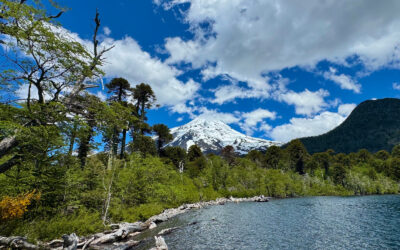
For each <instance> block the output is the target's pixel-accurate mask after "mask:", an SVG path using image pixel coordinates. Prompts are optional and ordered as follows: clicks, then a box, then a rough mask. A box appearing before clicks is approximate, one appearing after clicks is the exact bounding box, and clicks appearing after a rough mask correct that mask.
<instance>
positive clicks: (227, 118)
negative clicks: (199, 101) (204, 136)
mask: <svg viewBox="0 0 400 250" xmlns="http://www.w3.org/2000/svg"><path fill="white" fill-rule="evenodd" d="M199 111H200V115H198V116H197V117H199V118H203V119H206V120H217V121H222V122H224V123H226V124H232V123H238V122H239V121H240V118H239V117H237V116H235V114H232V113H224V112H220V111H218V110H215V109H211V110H210V109H207V108H206V107H202V108H200V110H199Z"/></svg>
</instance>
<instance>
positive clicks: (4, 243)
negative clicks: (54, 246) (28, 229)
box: [0, 236, 39, 250]
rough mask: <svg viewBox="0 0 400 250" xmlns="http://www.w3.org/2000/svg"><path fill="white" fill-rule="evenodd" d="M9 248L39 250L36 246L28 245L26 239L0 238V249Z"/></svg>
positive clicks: (15, 237) (16, 237)
mask: <svg viewBox="0 0 400 250" xmlns="http://www.w3.org/2000/svg"><path fill="white" fill-rule="evenodd" d="M3 247H5V248H11V249H28V250H31V249H39V247H38V246H35V245H33V244H31V243H29V242H28V241H27V239H26V237H21V236H13V237H3V236H0V248H3Z"/></svg>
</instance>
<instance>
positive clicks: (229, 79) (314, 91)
mask: <svg viewBox="0 0 400 250" xmlns="http://www.w3.org/2000/svg"><path fill="white" fill-rule="evenodd" d="M59 2H60V3H61V5H63V6H66V7H68V8H69V11H68V12H66V13H65V14H64V15H62V16H61V18H60V19H59V21H60V23H61V24H62V25H63V26H64V27H65V28H66V29H67V30H69V31H70V32H72V33H76V34H77V37H79V39H81V40H82V41H83V42H87V41H88V40H90V39H91V35H92V32H93V28H94V24H93V17H94V14H95V10H96V8H98V9H99V12H100V15H101V21H102V32H101V33H102V34H101V37H100V39H101V43H102V45H103V46H107V45H108V46H109V45H115V48H114V49H113V50H111V51H110V52H109V53H108V54H107V55H106V58H107V64H106V65H105V66H104V70H105V72H106V73H107V75H106V79H105V81H109V80H110V79H111V78H112V77H124V78H126V79H127V80H128V81H129V82H130V83H131V84H132V85H136V84H138V83H141V82H145V83H148V84H150V85H151V86H152V87H153V89H154V90H155V92H156V95H157V98H158V103H159V104H160V105H161V107H160V108H159V109H155V110H151V111H150V112H149V122H150V123H151V124H153V123H165V124H167V125H168V126H169V127H175V126H179V125H182V124H185V123H187V122H189V121H190V120H192V119H194V118H195V117H198V116H202V117H205V118H208V119H220V120H222V121H224V122H226V123H228V124H229V125H230V126H232V127H233V128H235V129H237V130H239V131H241V132H243V133H246V134H248V135H252V136H255V137H261V138H265V139H272V140H278V141H288V140H290V139H293V138H296V137H301V136H309V135H317V134H321V133H324V132H326V131H329V130H330V129H332V128H334V127H336V126H337V125H339V124H340V123H341V122H343V120H344V119H345V118H346V117H347V116H348V115H349V113H350V112H351V111H352V109H353V108H354V107H355V106H356V105H357V104H359V103H360V102H362V101H364V100H367V99H373V98H384V97H399V96H400V84H398V83H400V71H399V66H400V64H399V58H400V51H399V44H400V16H399V15H398V13H399V11H400V1H395V0H393V1H389V0H388V1H384V2H380V1H373V0H354V1H346V0H337V1H318V0H307V1H282V2H279V1H272V0H259V1H245V0H237V1H231V0H229V1H223V0H221V1H212V0H209V1H206V0H202V1H201V0H170V1H164V0H153V1H151V0H114V1H106V0H85V1H78V0H68V1H67V0H63V1H59ZM92 91H93V93H95V94H98V95H99V96H104V95H106V91H105V90H102V89H101V88H98V89H94V90H92Z"/></svg>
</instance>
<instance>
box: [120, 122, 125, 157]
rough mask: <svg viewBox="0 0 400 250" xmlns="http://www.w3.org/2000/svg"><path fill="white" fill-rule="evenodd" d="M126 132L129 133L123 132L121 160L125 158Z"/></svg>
mask: <svg viewBox="0 0 400 250" xmlns="http://www.w3.org/2000/svg"><path fill="white" fill-rule="evenodd" d="M126 132H127V131H126V129H124V130H122V141H121V155H120V158H121V159H123V158H124V156H125V144H126Z"/></svg>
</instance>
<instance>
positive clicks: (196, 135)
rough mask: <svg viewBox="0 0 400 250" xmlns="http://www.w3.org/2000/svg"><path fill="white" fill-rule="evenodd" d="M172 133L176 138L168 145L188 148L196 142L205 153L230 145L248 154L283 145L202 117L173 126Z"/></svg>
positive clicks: (217, 151) (241, 152)
mask: <svg viewBox="0 0 400 250" xmlns="http://www.w3.org/2000/svg"><path fill="white" fill-rule="evenodd" d="M171 134H172V135H173V136H174V139H173V140H172V141H171V142H170V143H169V144H168V145H167V146H179V147H182V148H184V149H188V148H189V147H190V146H192V145H193V144H196V145H197V146H199V147H200V148H201V150H202V151H203V152H204V153H217V154H218V153H220V151H221V149H222V148H223V147H225V146H228V145H231V146H233V148H234V149H235V151H236V152H237V153H239V154H246V153H247V152H249V151H250V150H253V149H257V150H261V151H264V150H266V149H267V148H268V147H270V146H272V145H277V146H280V145H282V143H280V142H275V141H268V140H264V139H259V138H254V137H250V136H247V135H244V134H242V133H240V132H238V131H236V130H234V129H232V128H231V127H229V126H228V125H226V124H225V123H223V122H221V121H218V120H205V119H202V118H197V119H195V120H193V121H191V122H189V123H187V124H185V125H182V126H180V127H176V128H172V129H171Z"/></svg>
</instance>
